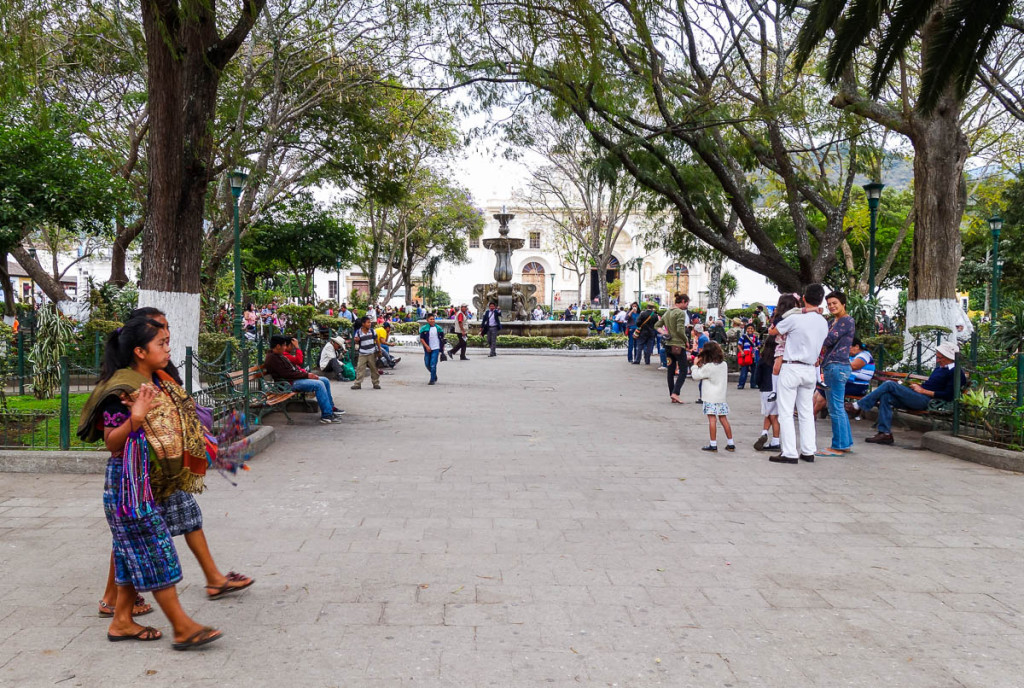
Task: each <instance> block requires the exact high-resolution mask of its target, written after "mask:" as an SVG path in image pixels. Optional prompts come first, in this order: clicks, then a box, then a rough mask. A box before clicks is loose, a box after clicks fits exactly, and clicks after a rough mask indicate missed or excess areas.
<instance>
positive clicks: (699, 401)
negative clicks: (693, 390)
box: [693, 397, 704, 404]
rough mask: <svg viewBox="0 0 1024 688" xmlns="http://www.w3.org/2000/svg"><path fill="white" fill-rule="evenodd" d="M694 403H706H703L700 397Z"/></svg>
mask: <svg viewBox="0 0 1024 688" xmlns="http://www.w3.org/2000/svg"><path fill="white" fill-rule="evenodd" d="M693 403H695V404H703V403H704V402H703V401H701V398H700V397H697V401H695V402H693Z"/></svg>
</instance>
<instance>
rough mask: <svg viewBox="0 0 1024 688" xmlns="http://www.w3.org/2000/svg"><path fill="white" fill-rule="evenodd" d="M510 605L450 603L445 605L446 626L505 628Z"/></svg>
mask: <svg viewBox="0 0 1024 688" xmlns="http://www.w3.org/2000/svg"><path fill="white" fill-rule="evenodd" d="M509 604H510V603H509ZM509 604H453V603H449V604H446V605H444V625H445V626H504V625H506V624H508V607H509Z"/></svg>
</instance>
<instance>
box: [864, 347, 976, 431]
mask: <svg viewBox="0 0 1024 688" xmlns="http://www.w3.org/2000/svg"><path fill="white" fill-rule="evenodd" d="M956 352H957V347H956V345H955V344H953V343H951V342H947V343H945V344H940V345H939V347H938V348H937V349H936V350H935V361H936V363H937V366H936V368H935V371H934V372H933V373H932V374H931V376H930V377H929V378H928V379H927V380H925V381H924V382H923V383H922V384H917V383H914V384H912V385H909V386H906V387H904V386H903V385H901V384H900V383H898V382H896V381H894V380H887V381H885V382H883V383H882V384H881V385H879V386H878V389H876V390H875V391H874V392H871V393H870V394H868V395H867V396H865V397H864V398H863V399H860V400H859V401H855V402H853V403H852V404H847V406H846V410H847V412H848V413H855V412H860V411H868V410H870V409H872V408H874V407H875V404H878V434H877V435H875V436H873V437H868V438H866V439H865V440H864V441H865V442H871V443H872V444H892V443H893V437H892V412H893V409H895V408H906V409H910V410H912V411H923V410H925V409H927V408H928V402H930V401H931V400H932V399H941V400H942V401H952V400H953V388H954V382H955V380H954V378H953V371H954V369H955V363H954V361H955V360H956ZM966 387H967V376H965V375H964V373H963V371H962V370H961V371H960V389H964V388H966Z"/></svg>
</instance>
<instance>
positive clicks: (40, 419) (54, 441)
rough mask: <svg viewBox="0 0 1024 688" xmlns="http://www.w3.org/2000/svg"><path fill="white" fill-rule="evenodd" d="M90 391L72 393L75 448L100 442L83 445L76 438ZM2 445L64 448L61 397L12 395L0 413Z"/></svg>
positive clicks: (89, 446)
mask: <svg viewBox="0 0 1024 688" xmlns="http://www.w3.org/2000/svg"><path fill="white" fill-rule="evenodd" d="M88 398H89V395H88V394H72V395H70V397H69V399H68V401H69V404H68V406H69V408H70V420H71V448H72V449H83V448H91V447H95V446H97V445H94V444H83V443H82V441H81V440H79V439H78V438H77V437H75V429H76V428H77V427H78V415H79V413H81V411H82V407H83V406H85V400H86V399H88ZM0 446H3V447H12V448H14V447H17V448H28V447H32V448H37V449H59V448H60V397H55V398H53V399H36V398H35V397H34V396H30V395H24V396H8V397H7V412H6V413H4V412H0Z"/></svg>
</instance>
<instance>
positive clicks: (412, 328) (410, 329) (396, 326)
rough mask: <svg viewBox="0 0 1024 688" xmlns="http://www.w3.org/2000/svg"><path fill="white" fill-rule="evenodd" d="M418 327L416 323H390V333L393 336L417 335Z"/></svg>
mask: <svg viewBox="0 0 1024 688" xmlns="http://www.w3.org/2000/svg"><path fill="white" fill-rule="evenodd" d="M420 327H421V325H420V324H419V323H418V322H407V323H391V331H392V332H394V333H395V334H419V333H420Z"/></svg>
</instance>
